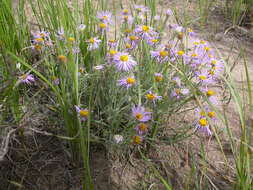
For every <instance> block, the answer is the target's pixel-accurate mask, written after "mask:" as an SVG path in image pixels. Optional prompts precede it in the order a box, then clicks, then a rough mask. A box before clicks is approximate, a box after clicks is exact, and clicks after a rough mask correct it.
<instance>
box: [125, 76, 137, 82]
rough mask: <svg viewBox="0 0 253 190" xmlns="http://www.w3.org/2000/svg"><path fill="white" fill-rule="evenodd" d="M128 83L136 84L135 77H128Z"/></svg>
mask: <svg viewBox="0 0 253 190" xmlns="http://www.w3.org/2000/svg"><path fill="white" fill-rule="evenodd" d="M126 82H127V84H134V83H135V79H134V78H131V77H128V78H127V80H126Z"/></svg>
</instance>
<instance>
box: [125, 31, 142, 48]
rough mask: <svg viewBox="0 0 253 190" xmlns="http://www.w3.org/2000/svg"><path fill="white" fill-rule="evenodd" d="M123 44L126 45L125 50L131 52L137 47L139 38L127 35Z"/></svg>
mask: <svg viewBox="0 0 253 190" xmlns="http://www.w3.org/2000/svg"><path fill="white" fill-rule="evenodd" d="M125 43H126V48H128V49H131V50H132V49H134V48H136V47H137V46H138V43H139V37H138V36H135V35H129V36H128V37H127V38H125Z"/></svg>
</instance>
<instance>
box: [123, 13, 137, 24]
mask: <svg viewBox="0 0 253 190" xmlns="http://www.w3.org/2000/svg"><path fill="white" fill-rule="evenodd" d="M133 21H134V18H133V17H132V16H131V15H122V16H121V23H127V24H129V25H131V24H133Z"/></svg>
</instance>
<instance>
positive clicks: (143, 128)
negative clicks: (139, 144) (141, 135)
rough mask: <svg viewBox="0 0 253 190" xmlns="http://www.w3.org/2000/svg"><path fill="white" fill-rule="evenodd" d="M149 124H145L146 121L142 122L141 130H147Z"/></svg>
mask: <svg viewBox="0 0 253 190" xmlns="http://www.w3.org/2000/svg"><path fill="white" fill-rule="evenodd" d="M147 128H148V127H147V125H146V124H145V123H140V124H139V129H140V130H141V131H146V130H147Z"/></svg>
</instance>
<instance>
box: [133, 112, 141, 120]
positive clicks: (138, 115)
mask: <svg viewBox="0 0 253 190" xmlns="http://www.w3.org/2000/svg"><path fill="white" fill-rule="evenodd" d="M135 118H136V119H138V120H140V119H142V118H143V115H142V114H141V113H137V114H136V115H135Z"/></svg>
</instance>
